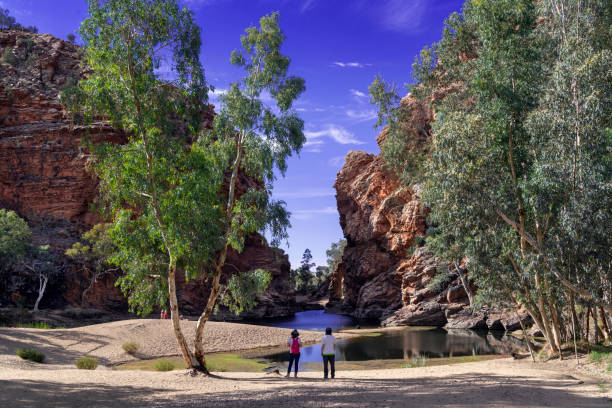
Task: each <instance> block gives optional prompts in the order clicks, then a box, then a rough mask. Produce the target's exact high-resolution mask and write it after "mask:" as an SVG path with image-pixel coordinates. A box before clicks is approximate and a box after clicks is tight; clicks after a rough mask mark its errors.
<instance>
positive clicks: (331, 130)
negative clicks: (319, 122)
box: [304, 124, 365, 144]
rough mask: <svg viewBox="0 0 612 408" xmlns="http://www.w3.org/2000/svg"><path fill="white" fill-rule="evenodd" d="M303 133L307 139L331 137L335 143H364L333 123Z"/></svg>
mask: <svg viewBox="0 0 612 408" xmlns="http://www.w3.org/2000/svg"><path fill="white" fill-rule="evenodd" d="M304 135H306V138H307V139H308V140H309V141H310V140H312V139H318V138H321V137H329V138H331V139H333V140H334V141H335V142H336V143H340V144H364V143H365V142H362V141H360V140H358V139H356V138H355V135H353V134H352V133H351V132H349V131H348V130H346V129H345V128H343V127H342V126H338V125H333V124H329V125H326V126H325V127H324V128H323V129H321V130H319V131H316V132H313V131H306V132H304Z"/></svg>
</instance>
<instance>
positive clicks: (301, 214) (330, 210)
mask: <svg viewBox="0 0 612 408" xmlns="http://www.w3.org/2000/svg"><path fill="white" fill-rule="evenodd" d="M326 214H335V215H337V214H338V209H336V207H325V208H321V209H313V210H295V211H291V217H292V218H295V219H297V220H308V219H311V218H313V216H315V215H326Z"/></svg>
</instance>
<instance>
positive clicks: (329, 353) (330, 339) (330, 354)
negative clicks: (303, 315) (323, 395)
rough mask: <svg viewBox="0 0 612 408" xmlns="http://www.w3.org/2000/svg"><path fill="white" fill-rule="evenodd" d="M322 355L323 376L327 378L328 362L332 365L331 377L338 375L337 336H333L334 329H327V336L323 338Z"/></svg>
mask: <svg viewBox="0 0 612 408" xmlns="http://www.w3.org/2000/svg"><path fill="white" fill-rule="evenodd" d="M321 356H322V357H323V378H324V379H325V380H327V373H328V371H327V364H328V363H329V365H330V366H331V378H334V377H335V375H336V367H335V362H336V338H335V337H334V336H332V329H331V327H328V328H326V329H325V336H323V338H322V339H321Z"/></svg>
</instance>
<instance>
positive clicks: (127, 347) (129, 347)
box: [121, 341, 140, 355]
mask: <svg viewBox="0 0 612 408" xmlns="http://www.w3.org/2000/svg"><path fill="white" fill-rule="evenodd" d="M139 347H140V346H139V345H138V343H136V342H134V341H128V342H127V343H123V345H122V346H121V348H122V349H123V351H125V352H126V353H128V354H130V355H134V354H136V352H137V351H138V348H139Z"/></svg>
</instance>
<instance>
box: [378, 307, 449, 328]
mask: <svg viewBox="0 0 612 408" xmlns="http://www.w3.org/2000/svg"><path fill="white" fill-rule="evenodd" d="M446 322H447V320H446V316H445V315H444V311H443V310H442V308H441V307H440V305H439V304H438V303H437V302H425V303H421V304H419V305H410V306H405V307H403V308H401V309H400V310H398V311H397V312H395V313H394V314H393V315H392V316H390V317H388V318H387V319H385V320H384V321H383V322H382V325H383V326H444V324H445V323H446Z"/></svg>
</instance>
